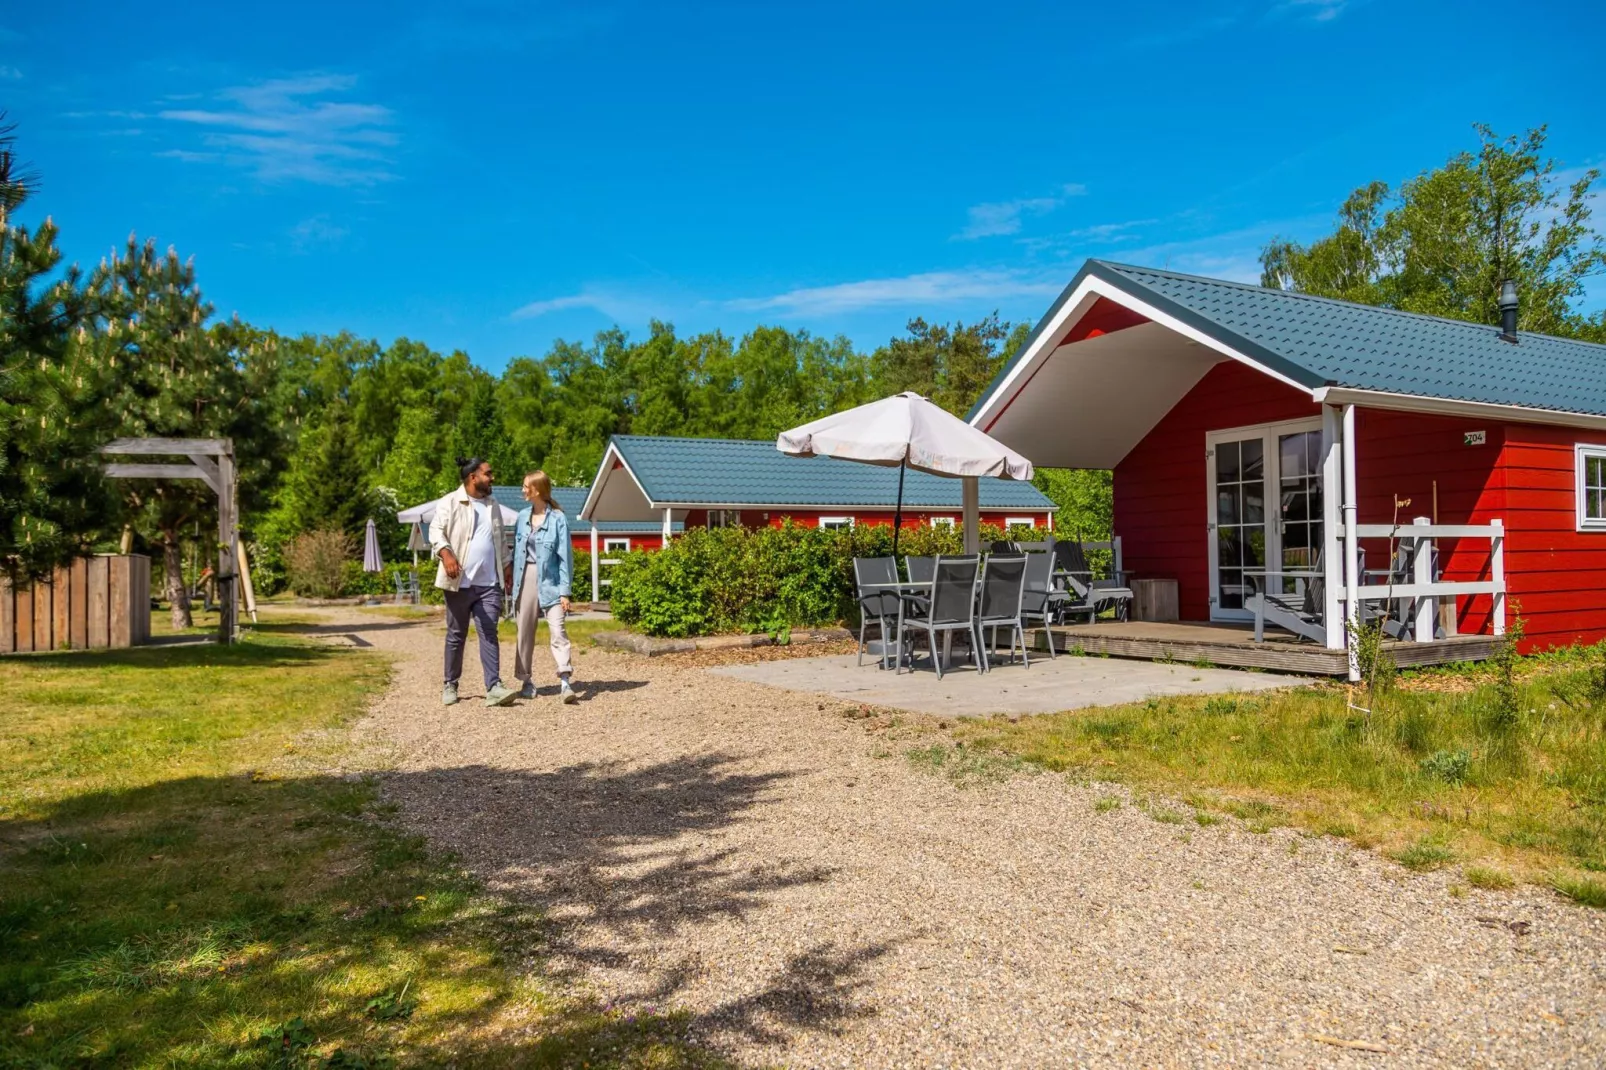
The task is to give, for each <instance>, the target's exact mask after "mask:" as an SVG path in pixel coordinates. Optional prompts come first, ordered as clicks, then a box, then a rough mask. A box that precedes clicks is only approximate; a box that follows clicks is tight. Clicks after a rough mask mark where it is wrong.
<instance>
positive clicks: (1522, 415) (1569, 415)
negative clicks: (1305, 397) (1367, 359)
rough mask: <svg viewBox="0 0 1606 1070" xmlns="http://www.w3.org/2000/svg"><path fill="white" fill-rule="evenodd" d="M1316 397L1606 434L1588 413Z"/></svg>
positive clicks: (1331, 393) (1360, 393) (1601, 420)
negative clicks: (1578, 428)
mask: <svg viewBox="0 0 1606 1070" xmlns="http://www.w3.org/2000/svg"><path fill="white" fill-rule="evenodd" d="M1315 395H1316V400H1317V401H1318V402H1320V403H1322V404H1323V405H1358V406H1360V407H1361V408H1363V409H1395V410H1398V411H1402V412H1427V413H1434V414H1436V415H1442V416H1465V417H1468V418H1469V419H1475V420H1500V421H1506V422H1510V423H1520V424H1553V425H1556V426H1560V427H1582V428H1588V429H1589V430H1591V431H1606V416H1596V415H1593V414H1591V413H1587V412H1558V411H1556V410H1554V409H1535V408H1530V407H1528V406H1526V405H1497V404H1493V403H1491V402H1487V401H1458V400H1456V399H1454V398H1429V397H1421V396H1419V395H1416V394H1395V393H1390V392H1388V391H1384V390H1352V389H1350V388H1348V387H1341V386H1324V387H1320V388H1318V389H1317V390H1316V391H1315Z"/></svg>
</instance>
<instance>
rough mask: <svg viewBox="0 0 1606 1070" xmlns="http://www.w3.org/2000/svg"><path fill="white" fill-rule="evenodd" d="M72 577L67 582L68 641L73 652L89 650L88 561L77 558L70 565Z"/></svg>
mask: <svg viewBox="0 0 1606 1070" xmlns="http://www.w3.org/2000/svg"><path fill="white" fill-rule="evenodd" d="M71 572H72V577H71V579H69V580H68V596H67V597H68V599H69V606H68V614H69V616H70V618H71V623H70V624H69V625H68V632H69V634H68V637H67V638H68V640H69V641H70V642H71V643H72V647H73V649H74V650H87V649H89V561H88V559H86V558H82V557H80V558H78V559H76V560H75V561H73V563H72V567H71Z"/></svg>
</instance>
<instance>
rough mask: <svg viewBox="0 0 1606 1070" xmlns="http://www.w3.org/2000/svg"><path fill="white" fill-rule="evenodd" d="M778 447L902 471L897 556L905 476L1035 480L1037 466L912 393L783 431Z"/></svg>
mask: <svg viewBox="0 0 1606 1070" xmlns="http://www.w3.org/2000/svg"><path fill="white" fill-rule="evenodd" d="M775 448H776V449H778V450H780V451H781V452H782V453H789V454H792V455H794V456H797V457H836V458H838V459H840V460H845V461H861V462H863V463H865V464H876V465H882V466H884V467H887V468H891V467H894V466H896V467H897V469H898V504H897V507H896V508H895V509H894V511H893V514H892V523H893V528H892V552H893V555H894V556H896V555H897V552H898V531H899V529H900V528H901V527H902V526H903V472H904V469H906V468H915V469H919V470H920V471H922V472H930V473H931V474H932V475H938V476H960V477H965V478H976V477H980V476H992V477H995V478H1001V479H1031V478H1032V462H1031V461H1028V460H1027V459H1026V458H1025V457H1022V456H1021V455H1020V454H1018V453H1016V452H1015V451H1014V450H1012V449H1010V448H1009V447H1008V446H1006V445H1004V444H1003V443H1002V442H999V441H998V440H997V439H994V438H993V437H992V436H990V435H988V434H987V433H986V432H985V431H981V430H979V429H977V428H975V427H972V426H971V425H970V424H967V423H966V422H965V421H963V420H961V419H960V418H959V417H957V416H955V415H953V414H952V413H951V412H949V411H947V410H946V409H944V408H941V407H940V406H938V405H935V404H933V403H932V402H930V401H928V400H927V399H926V398H923V397H921V396H920V395H919V394H916V393H913V392H912V391H911V392H906V393H903V394H895V395H893V396H892V397H890V398H883V399H881V400H880V401H873V402H871V403H870V404H868V405H860V406H859V407H857V408H853V409H847V410H845V411H843V412H838V413H833V414H832V415H830V416H826V417H822V418H821V419H818V420H815V421H814V422H812V423H807V424H804V425H803V426H802V427H794V428H793V429H792V430H790V431H782V432H781V433H780V435H778V436H777V437H776V439H775Z"/></svg>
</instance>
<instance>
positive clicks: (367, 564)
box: [362, 517, 385, 572]
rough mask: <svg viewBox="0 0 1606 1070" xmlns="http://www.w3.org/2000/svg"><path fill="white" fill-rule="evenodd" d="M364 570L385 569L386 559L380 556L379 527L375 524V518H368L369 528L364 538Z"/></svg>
mask: <svg viewBox="0 0 1606 1070" xmlns="http://www.w3.org/2000/svg"><path fill="white" fill-rule="evenodd" d="M362 570H363V571H364V572H383V571H385V561H384V559H383V558H381V557H380V556H379V529H378V528H377V527H375V526H374V518H373V517H369V518H368V530H367V531H366V532H364V533H363V538H362Z"/></svg>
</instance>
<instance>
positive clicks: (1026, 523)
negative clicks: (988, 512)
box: [1004, 516, 1037, 531]
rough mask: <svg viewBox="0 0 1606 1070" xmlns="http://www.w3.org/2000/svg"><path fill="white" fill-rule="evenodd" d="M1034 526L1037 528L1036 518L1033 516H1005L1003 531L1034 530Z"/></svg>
mask: <svg viewBox="0 0 1606 1070" xmlns="http://www.w3.org/2000/svg"><path fill="white" fill-rule="evenodd" d="M1036 526H1037V518H1036V517H1035V516H1006V517H1004V530H1005V531H1008V530H1009V529H1010V528H1013V527H1023V528H1035V527H1036Z"/></svg>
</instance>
